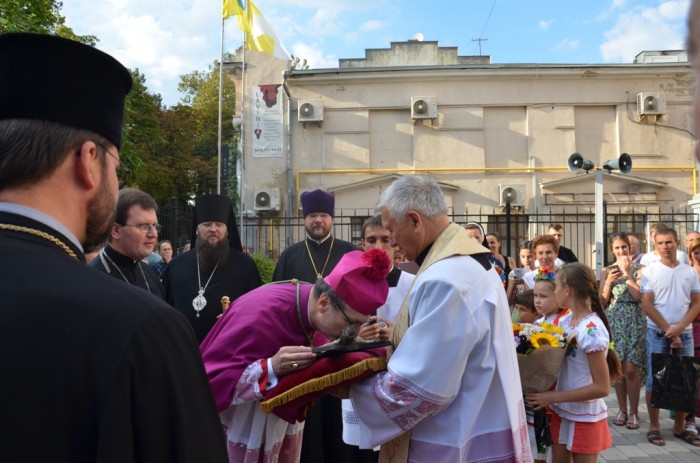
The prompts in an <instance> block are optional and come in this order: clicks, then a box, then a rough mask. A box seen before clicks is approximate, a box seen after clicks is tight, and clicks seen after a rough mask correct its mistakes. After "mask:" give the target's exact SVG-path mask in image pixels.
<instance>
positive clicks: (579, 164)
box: [568, 153, 595, 172]
mask: <svg viewBox="0 0 700 463" xmlns="http://www.w3.org/2000/svg"><path fill="white" fill-rule="evenodd" d="M568 164H569V172H578V171H579V170H581V169H583V170H585V171H586V172H588V171H589V170H591V169H593V168H594V167H595V165H594V164H593V161H590V160H588V159H583V156H582V155H581V153H574V154H572V155H571V156H569V161H568Z"/></svg>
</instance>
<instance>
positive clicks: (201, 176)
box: [178, 57, 236, 194]
mask: <svg viewBox="0 0 700 463" xmlns="http://www.w3.org/2000/svg"><path fill="white" fill-rule="evenodd" d="M228 58H231V57H228ZM178 89H179V90H180V91H181V92H182V93H183V94H184V96H183V98H182V102H183V103H184V104H185V105H188V106H189V107H191V109H192V116H193V120H194V124H195V127H196V134H197V138H196V139H195V143H194V146H193V147H192V157H196V158H198V159H199V160H200V161H201V162H202V163H203V164H205V165H206V166H209V167H210V168H209V169H202V170H201V171H199V172H197V175H196V179H195V187H196V190H195V194H201V193H212V192H216V184H217V182H216V173H217V166H216V161H217V154H218V128H219V62H218V61H215V62H214V63H213V64H212V65H210V66H209V68H208V69H207V71H194V72H192V73H190V74H185V75H183V76H180V83H179V84H178ZM235 103H236V88H235V85H234V83H233V81H232V80H231V79H229V78H228V77H227V76H226V74H224V79H223V86H222V130H221V139H222V144H226V145H229V146H232V144H233V140H234V128H233V125H232V124H231V120H232V119H233V116H234V114H235ZM231 151H232V152H234V153H235V151H236V150H235V149H233V147H232V149H231ZM224 181H225V180H224Z"/></svg>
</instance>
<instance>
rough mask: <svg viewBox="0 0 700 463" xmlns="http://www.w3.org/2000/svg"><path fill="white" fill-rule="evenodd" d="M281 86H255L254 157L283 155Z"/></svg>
mask: <svg viewBox="0 0 700 463" xmlns="http://www.w3.org/2000/svg"><path fill="white" fill-rule="evenodd" d="M281 87H282V85H281V84H267V85H253V91H252V96H253V127H252V131H253V137H252V138H253V157H254V158H264V157H271V156H282V155H283V146H284V145H283V141H284V124H283V119H282V116H283V114H282V95H281V94H279V93H278V92H279V90H280V88H281Z"/></svg>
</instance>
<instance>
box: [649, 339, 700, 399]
mask: <svg viewBox="0 0 700 463" xmlns="http://www.w3.org/2000/svg"><path fill="white" fill-rule="evenodd" d="M680 338H681V343H682V344H683V347H681V355H683V356H685V357H692V356H693V355H694V352H693V333H692V332H691V331H684V332H682V333H681V336H680ZM670 352H671V340H670V339H668V338H666V337H665V336H664V332H663V331H661V330H660V329H658V328H649V327H647V383H646V388H647V392H651V384H652V380H653V377H652V374H651V373H652V372H651V354H669V353H670Z"/></svg>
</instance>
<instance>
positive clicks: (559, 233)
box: [547, 223, 578, 264]
mask: <svg viewBox="0 0 700 463" xmlns="http://www.w3.org/2000/svg"><path fill="white" fill-rule="evenodd" d="M547 233H549V234H550V235H552V236H553V237H555V238H556V239H557V241H558V242H559V255H557V257H558V258H559V259H561V260H562V261H564V263H566V264H571V263H573V262H578V258H577V257H576V254H574V251H572V250H571V249H569V248H566V247H564V246H563V245H562V244H561V243H562V241H564V227H563V226H562V225H561V224H560V223H553V224H552V225H550V226H549V230H548V231H547Z"/></svg>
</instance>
